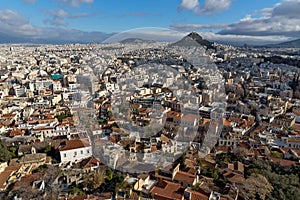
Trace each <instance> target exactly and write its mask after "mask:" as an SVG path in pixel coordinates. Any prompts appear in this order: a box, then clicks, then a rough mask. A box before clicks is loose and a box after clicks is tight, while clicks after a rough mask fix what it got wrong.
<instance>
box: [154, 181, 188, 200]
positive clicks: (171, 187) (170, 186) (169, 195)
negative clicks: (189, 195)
mask: <svg viewBox="0 0 300 200" xmlns="http://www.w3.org/2000/svg"><path fill="white" fill-rule="evenodd" d="M150 192H151V193H152V194H154V197H155V199H170V200H171V199H172V200H181V199H182V197H183V192H184V190H183V188H182V187H181V186H180V184H177V183H173V182H170V181H166V180H164V181H161V182H159V183H158V185H156V186H154V187H153V188H152V189H151V191H150Z"/></svg>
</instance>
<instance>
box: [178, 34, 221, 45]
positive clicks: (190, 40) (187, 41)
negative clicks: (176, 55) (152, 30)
mask: <svg viewBox="0 0 300 200" xmlns="http://www.w3.org/2000/svg"><path fill="white" fill-rule="evenodd" d="M199 45H200V46H205V47H206V48H207V49H215V47H214V46H213V43H212V42H210V41H208V40H204V39H203V38H202V37H201V36H200V35H199V34H198V33H196V32H192V33H190V34H188V35H187V36H185V37H184V38H182V39H181V40H179V41H178V42H175V43H173V44H172V46H181V47H188V46H199Z"/></svg>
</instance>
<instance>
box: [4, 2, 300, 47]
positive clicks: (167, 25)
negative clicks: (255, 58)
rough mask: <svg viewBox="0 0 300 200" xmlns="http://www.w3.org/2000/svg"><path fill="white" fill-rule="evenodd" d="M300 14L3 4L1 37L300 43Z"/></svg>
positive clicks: (209, 7) (246, 8) (276, 7)
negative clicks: (126, 35)
mask: <svg viewBox="0 0 300 200" xmlns="http://www.w3.org/2000/svg"><path fill="white" fill-rule="evenodd" d="M299 10H300V0H251V1H245V0H47V1H46V0H43V1H42V0H14V1H12V0H0V35H1V34H2V37H4V36H3V35H5V36H7V37H14V38H26V39H28V40H29V42H30V40H51V41H52V40H59V39H60V40H63V39H64V38H66V39H67V40H69V41H72V40H74V41H76V40H78V41H80V40H82V41H84V42H85V41H87V42H88V41H101V40H103V39H104V38H106V37H108V36H109V35H110V34H111V33H119V32H123V31H127V30H130V29H136V28H142V27H161V28H164V29H171V30H174V31H180V32H182V34H185V33H187V32H190V31H197V32H199V33H200V34H201V35H203V37H205V38H207V39H210V40H217V41H226V42H230V41H240V42H245V43H253V44H264V43H278V42H283V41H287V40H292V39H296V38H300V12H299ZM164 34H165V32H164ZM172 34H174V32H173V33H172ZM0 39H1V38H0Z"/></svg>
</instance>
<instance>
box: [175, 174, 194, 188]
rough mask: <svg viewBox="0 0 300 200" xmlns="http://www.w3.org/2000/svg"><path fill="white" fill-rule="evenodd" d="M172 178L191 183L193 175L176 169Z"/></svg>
mask: <svg viewBox="0 0 300 200" xmlns="http://www.w3.org/2000/svg"><path fill="white" fill-rule="evenodd" d="M174 180H175V181H179V182H183V183H186V184H189V185H193V182H194V180H195V175H193V174H190V173H187V172H183V171H178V172H177V173H176V174H175V176H174Z"/></svg>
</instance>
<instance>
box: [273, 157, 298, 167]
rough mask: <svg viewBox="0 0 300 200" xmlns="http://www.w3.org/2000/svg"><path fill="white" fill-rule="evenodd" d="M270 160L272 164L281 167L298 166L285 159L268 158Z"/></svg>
mask: <svg viewBox="0 0 300 200" xmlns="http://www.w3.org/2000/svg"><path fill="white" fill-rule="evenodd" d="M270 160H271V161H272V162H274V163H278V164H280V165H282V166H292V165H297V164H298V165H299V163H298V162H296V161H292V160H285V159H281V158H270Z"/></svg>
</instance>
